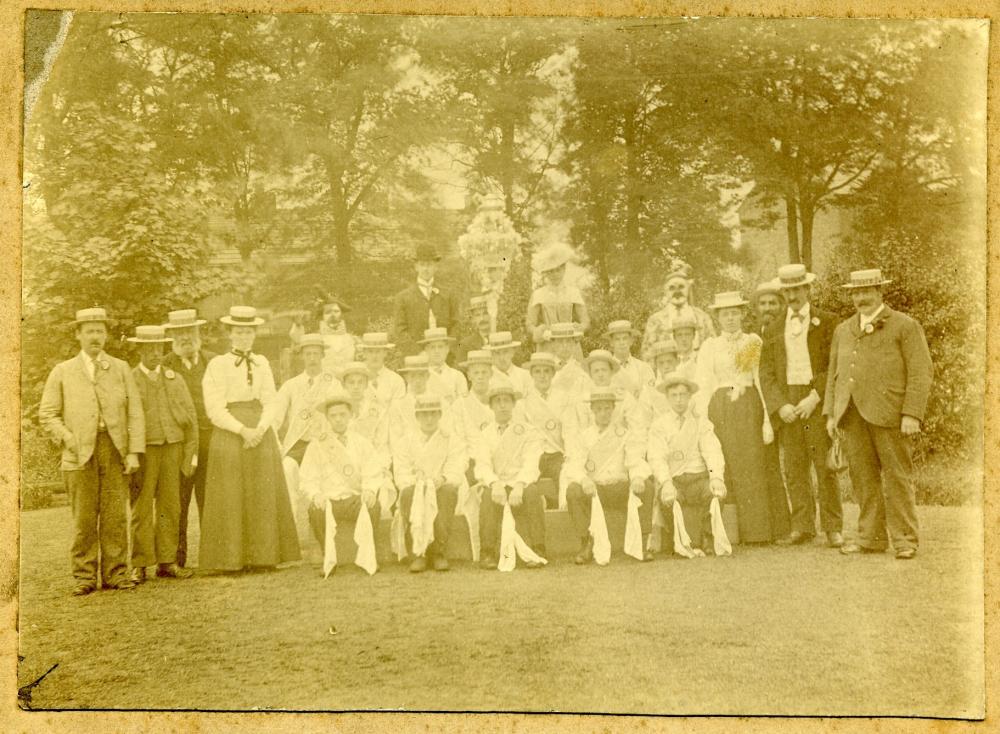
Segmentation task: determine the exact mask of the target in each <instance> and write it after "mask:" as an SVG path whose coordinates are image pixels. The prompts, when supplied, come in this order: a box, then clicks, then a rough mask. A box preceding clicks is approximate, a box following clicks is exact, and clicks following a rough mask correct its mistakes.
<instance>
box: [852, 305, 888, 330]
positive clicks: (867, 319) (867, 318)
mask: <svg viewBox="0 0 1000 734" xmlns="http://www.w3.org/2000/svg"><path fill="white" fill-rule="evenodd" d="M884 310H885V304H884V303H883V304H882V305H881V306H879V307H878V308H876V309H875V311H874V312H873V313H872V315H871V316H865V315H864V314H863V313H861V314H858V316H860V317H861V321H860V323H861V328H862V329H864V328H865V327H866V326H868V324H870V323H872V322H873V321H874V320H875V319H877V318H878V316H879V314H880V313H882V311H884Z"/></svg>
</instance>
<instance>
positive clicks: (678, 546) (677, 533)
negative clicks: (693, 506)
mask: <svg viewBox="0 0 1000 734" xmlns="http://www.w3.org/2000/svg"><path fill="white" fill-rule="evenodd" d="M674 553H676V554H678V555H681V556H684V557H685V558H694V557H695V556H697V555H698V554H697V553H696V552H695V551H694V550H692V549H691V537H690V536H689V535H688V532H687V528H686V527H684V513H683V512H682V511H681V503H680V502H678V501H677V500H674ZM702 555H704V554H702Z"/></svg>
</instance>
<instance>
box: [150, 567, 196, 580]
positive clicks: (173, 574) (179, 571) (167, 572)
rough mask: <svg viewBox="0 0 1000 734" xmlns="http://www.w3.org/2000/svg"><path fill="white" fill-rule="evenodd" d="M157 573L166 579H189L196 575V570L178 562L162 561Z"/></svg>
mask: <svg viewBox="0 0 1000 734" xmlns="http://www.w3.org/2000/svg"><path fill="white" fill-rule="evenodd" d="M156 575H157V576H159V577H160V578H165V579H189V578H191V577H192V576H194V571H192V570H191V569H190V568H184V567H182V566H178V565H177V564H176V563H161V564H160V566H159V568H157V569H156Z"/></svg>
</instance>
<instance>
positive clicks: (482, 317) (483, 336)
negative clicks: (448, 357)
mask: <svg viewBox="0 0 1000 734" xmlns="http://www.w3.org/2000/svg"><path fill="white" fill-rule="evenodd" d="M465 320H466V321H467V322H468V323H469V324H471V328H469V329H468V330H467V331H468V333H467V334H466V335H465V336H463V337H462V338H461V340H460V341H459V342H458V347H457V353H456V355H455V357H456V359H457V361H459V362H464V361H465V360H466V359H467V358H468V355H469V352H473V351H477V350H480V349H487V348H488V347H489V345H490V334H491V333H492V328H491V326H492V323H493V320H492V319H491V318H490V312H489V303H488V302H487V299H486V296H473V297H472V298H470V299H469V310H468V311H467V312H466V317H465Z"/></svg>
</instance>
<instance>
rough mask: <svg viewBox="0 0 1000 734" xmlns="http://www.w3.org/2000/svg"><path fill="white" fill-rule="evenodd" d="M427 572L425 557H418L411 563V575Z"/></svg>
mask: <svg viewBox="0 0 1000 734" xmlns="http://www.w3.org/2000/svg"><path fill="white" fill-rule="evenodd" d="M426 570H427V559H426V558H424V557H423V556H417V557H416V558H414V559H413V561H412V562H411V563H410V573H423V572H424V571H426Z"/></svg>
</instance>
